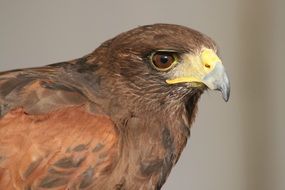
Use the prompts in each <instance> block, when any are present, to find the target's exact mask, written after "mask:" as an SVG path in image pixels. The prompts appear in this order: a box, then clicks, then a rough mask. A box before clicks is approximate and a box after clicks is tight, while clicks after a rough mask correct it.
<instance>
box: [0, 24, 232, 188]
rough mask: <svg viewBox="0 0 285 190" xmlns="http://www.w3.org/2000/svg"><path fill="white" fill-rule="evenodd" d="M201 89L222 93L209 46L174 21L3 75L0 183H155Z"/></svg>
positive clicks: (180, 144) (177, 149)
mask: <svg viewBox="0 0 285 190" xmlns="http://www.w3.org/2000/svg"><path fill="white" fill-rule="evenodd" d="M1 64H3V63H1ZM207 89H210V90H218V91H220V92H221V93H222V96H223V98H224V100H226V101H227V100H228V99H229V93H230V84H229V79H228V77H227V75H226V72H225V69H224V66H223V64H222V62H221V60H220V58H219V57H218V55H217V46H216V44H215V43H214V41H213V40H211V39H210V38H209V37H207V36H206V35H204V34H202V33H200V32H198V31H196V30H193V29H190V28H188V27H184V26H179V25H172V24H154V25H146V26H140V27H137V28H135V29H132V30H130V31H127V32H125V33H122V34H119V35H118V36H116V37H114V38H112V39H110V40H108V41H106V42H104V43H103V44H101V45H100V46H99V47H98V48H97V49H95V50H94V51H93V52H92V53H90V54H88V55H86V56H83V57H81V58H79V59H75V60H72V61H67V62H60V63H55V64H51V65H47V66H43V67H37V68H27V69H18V70H12V71H6V72H1V73H0V189H1V190H37V189H40V190H62V189H65V190H75V189H84V190H87V189H88V190H94V189H95V190H97V189H98V190H105V189H106V190H109V189H116V190H138V189H142V190H153V189H161V187H162V185H163V184H164V183H165V180H166V178H167V177H168V175H169V173H170V171H171V169H172V167H173V166H174V165H175V163H176V162H177V161H178V159H179V156H180V154H181V152H182V150H183V148H184V147H185V145H186V142H187V139H188V137H189V134H190V127H191V124H192V122H193V120H194V117H195V114H196V111H197V102H198V100H199V98H200V96H201V94H202V93H203V91H205V90H207Z"/></svg>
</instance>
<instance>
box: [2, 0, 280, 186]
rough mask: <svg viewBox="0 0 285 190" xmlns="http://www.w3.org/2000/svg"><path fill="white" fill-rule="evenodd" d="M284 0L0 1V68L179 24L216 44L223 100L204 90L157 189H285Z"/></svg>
mask: <svg viewBox="0 0 285 190" xmlns="http://www.w3.org/2000/svg"><path fill="white" fill-rule="evenodd" d="M284 10H285V1H284V0H279V1H278V0H268V1H265V0H204V1H200V0H191V1H190V0H182V1H167V0H160V1H151V0H143V1H132V0H120V1H108V0H105V1H99V0H97V1H95V0H93V1H91V0H84V1H79V0H65V1H64V0H57V1H47V0H45V1H44V0H25V1H20V0H0V70H9V69H15V68H22V67H34V66H42V65H46V64H50V63H55V62H59V61H66V60H70V59H73V58H78V57H81V56H83V55H85V54H87V53H89V52H91V51H93V49H95V48H96V47H97V46H98V45H99V44H100V43H102V42H103V41H105V40H107V39H109V38H111V37H113V36H115V35H117V34H119V33H120V32H123V31H126V30H129V29H131V28H133V27H136V26H139V25H145V24H152V23H158V22H164V23H175V24H181V25H185V26H188V27H192V28H195V29H197V30H200V31H202V32H203V33H205V34H207V35H209V36H211V37H212V38H213V39H215V40H216V42H217V43H218V44H219V47H220V50H221V55H222V59H223V62H224V64H225V66H226V69H227V71H228V74H229V76H230V79H231V84H232V93H231V99H230V101H229V102H228V103H225V102H223V100H222V98H221V96H220V94H218V93H215V92H207V93H205V94H204V95H203V97H202V99H201V101H200V103H199V105H200V106H199V113H198V117H197V118H196V122H195V123H194V126H193V128H192V131H191V132H192V133H191V138H190V141H189V142H188V145H187V147H186V149H185V150H184V152H183V154H182V157H181V159H180V160H179V162H178V164H177V165H176V167H175V168H174V169H173V171H172V173H171V175H170V176H169V178H168V180H167V183H166V184H165V186H164V187H163V189H165V190H172V189H190V190H191V189H199V190H208V189H211V190H284V189H285V148H284V146H285V110H284V107H285V101H284V99H285V85H284V83H285V74H284V72H285V62H284V57H285V47H284V43H285V40H284V34H285V21H284V18H285V11H284Z"/></svg>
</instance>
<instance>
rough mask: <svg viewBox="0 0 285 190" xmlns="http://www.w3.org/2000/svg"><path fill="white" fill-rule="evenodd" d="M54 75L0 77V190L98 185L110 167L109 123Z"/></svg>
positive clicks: (113, 140) (113, 137)
mask: <svg viewBox="0 0 285 190" xmlns="http://www.w3.org/2000/svg"><path fill="white" fill-rule="evenodd" d="M53 72H54V71H52V70H51V69H50V68H47V69H46V70H45V69H42V70H41V72H40V73H35V72H31V70H27V71H25V70H18V71H13V72H5V73H0V189H3V188H4V189H8V190H9V189H38V188H56V189H58V188H59V189H65V188H70V189H71V188H75V189H77V188H82V189H84V188H88V187H90V186H94V184H93V183H95V182H96V187H97V186H98V187H100V183H103V182H104V180H101V182H98V181H96V180H95V179H96V178H99V177H100V176H102V175H106V173H107V172H108V171H110V168H112V167H114V166H115V160H116V156H117V154H118V132H117V130H116V127H115V125H114V123H113V122H112V121H111V119H110V118H109V117H108V116H106V115H104V114H102V113H95V112H91V111H90V109H89V107H90V104H91V102H90V101H89V100H88V99H87V98H86V97H85V96H84V93H82V92H81V91H80V90H78V89H76V88H75V87H73V86H70V85H67V83H65V82H61V81H56V80H54V79H53V78H52V77H50V75H52V73H53ZM92 106H93V107H94V105H92ZM92 110H94V108H93V109H92ZM101 185H103V184H101Z"/></svg>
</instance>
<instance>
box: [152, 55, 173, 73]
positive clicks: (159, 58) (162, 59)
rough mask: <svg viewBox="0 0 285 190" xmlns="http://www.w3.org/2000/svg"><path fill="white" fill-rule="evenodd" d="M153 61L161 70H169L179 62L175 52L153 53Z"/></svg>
mask: <svg viewBox="0 0 285 190" xmlns="http://www.w3.org/2000/svg"><path fill="white" fill-rule="evenodd" d="M151 63H152V64H153V66H154V67H155V68H156V69H157V70H159V71H167V70H169V69H170V68H172V67H173V66H174V65H175V64H176V63H177V56H176V53H174V52H163V51H160V52H155V53H153V54H152V55H151Z"/></svg>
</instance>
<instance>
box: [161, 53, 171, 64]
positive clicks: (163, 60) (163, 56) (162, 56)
mask: <svg viewBox="0 0 285 190" xmlns="http://www.w3.org/2000/svg"><path fill="white" fill-rule="evenodd" d="M168 61H169V58H168V56H167V55H161V56H160V62H161V63H163V64H165V63H167V62H168Z"/></svg>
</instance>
